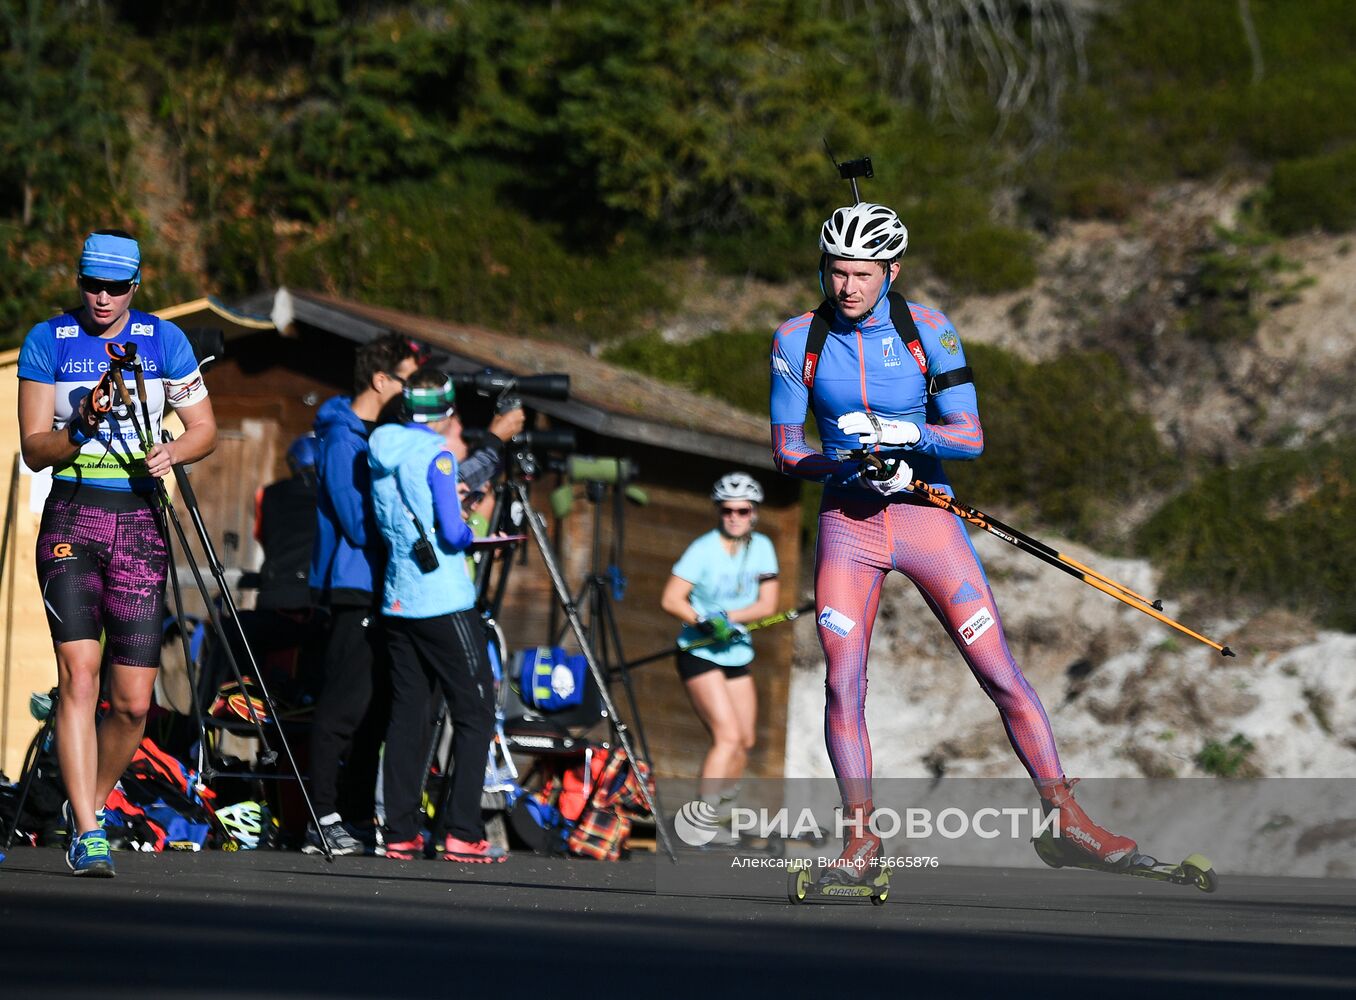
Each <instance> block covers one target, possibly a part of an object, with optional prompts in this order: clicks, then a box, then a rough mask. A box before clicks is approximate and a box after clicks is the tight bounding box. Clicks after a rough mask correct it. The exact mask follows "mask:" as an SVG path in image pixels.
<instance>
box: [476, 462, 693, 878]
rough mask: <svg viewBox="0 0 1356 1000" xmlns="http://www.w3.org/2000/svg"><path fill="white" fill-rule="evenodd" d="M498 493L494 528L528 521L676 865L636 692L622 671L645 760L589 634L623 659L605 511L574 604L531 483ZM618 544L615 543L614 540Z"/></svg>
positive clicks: (499, 590)
mask: <svg viewBox="0 0 1356 1000" xmlns="http://www.w3.org/2000/svg"><path fill="white" fill-rule="evenodd" d="M604 485H605V484H603V483H598V484H597V488H598V490H599V491H601V489H602V487H603V486H604ZM496 494H497V502H496V505H495V512H494V525H493V529H494V530H495V531H502V530H506V529H509V528H512V527H517V526H519V525H521V524H522V523H523V522H526V525H527V528H528V534H529V536H530V537H531V538H532V541H533V543H534V544H535V545H536V547H537V551H538V553H539V554H540V555H541V560H542V564H543V565H544V566H545V567H546V572H547V575H548V576H549V577H550V579H551V587H552V589H553V590H554V591H555V597H556V601H557V604H558V605H559V608H560V610H561V611H562V612H563V613H564V616H565V622H566V628H567V629H568V630H569V631H571V632H572V633H573V634H574V637H575V641H576V642H577V643H578V644H579V650H580V652H581V653H582V654H583V656H584V661H585V663H586V664H587V666H588V671H589V674H590V676H591V677H592V678H593V682H594V684H595V685H596V686H597V688H598V697H599V699H600V700H601V702H602V713H601V714H602V718H605V719H606V720H607V722H608V725H609V726H610V727H611V729H612V732H613V735H614V736H615V737H616V740H617V743H618V744H619V745H620V747H621V749H622V752H623V753H625V754H626V757H627V759H628V760H630V761H631V762H632V765H633V767H635V769H636V777H637V784H638V786H639V788H640V795H641V798H642V799H643V800H644V802H645V805H646V807H647V808H648V809H649V810H650V814H651V815H652V816H653V817H654V821H655V831H656V836H657V838H658V840H659V843H660V845H661V846H662V847H663V848H664V853H665V854H667V855H668V856H669V860H670V861H675V862H676V861H677V856H676V855H675V854H674V850H673V845H672V843H671V842H670V841H669V835H668V830H667V829H666V828H665V825H664V821H663V813H662V812H661V811H660V808H659V805H658V802H657V794H658V793H657V791H655V792H652V791H651V789H650V787H649V782H648V781H646V780H645V777H644V774H642V773H641V771H640V766H641V765H644V766H645V770H647V771H649V772H650V773H653V770H652V768H650V767H649V749H648V747H646V746H644V739H643V734H641V733H640V732H639V729H640V726H639V719H640V715H639V711H638V710H637V707H636V702H635V695H634V692H633V691H632V689H631V684H630V678H629V677H628V676H627V675H626V673H625V672H624V671H623V672H622V674H621V676H622V677H623V686H624V687H625V689H626V693H627V697H628V699H629V707H630V709H631V717H632V719H634V720H636V723H637V735H639V736H641V737H642V749H643V750H644V752H645V756H643V757H642V756H640V755H638V754H637V753H636V749H635V747H634V746H633V744H632V741H631V736H630V727H628V726H627V724H626V723H625V722H624V721H622V718H621V716H620V715H618V713H617V708H616V705H615V704H614V703H613V701H612V697H611V695H610V693H609V691H608V676H609V675H608V672H607V670H605V669H604V667H603V666H602V665H601V664H600V662H599V656H598V653H597V652H596V649H597V648H599V647H595V645H594V642H593V641H592V639H591V635H590V633H591V632H597V631H598V629H599V628H600V627H602V628H604V629H606V631H605V632H604V633H603V638H604V640H605V642H604V643H603V645H602V647H601V648H603V649H604V650H607V649H608V648H609V647H608V643H609V642H610V643H611V647H610V648H611V650H613V651H615V652H616V654H617V655H618V656H619V657H620V650H621V636H620V632H619V630H618V628H617V621H616V616H615V615H614V614H613V612H612V605H611V603H610V596H611V590H610V588H611V585H612V580H610V579H609V578H608V577H607V576H605V575H603V574H602V573H599V572H597V569H598V560H599V555H600V553H601V548H600V546H601V542H600V539H599V533H598V524H599V520H600V518H601V512H600V510H599V508H598V506H597V505H596V504H595V511H594V517H595V524H594V570H595V571H594V572H593V573H591V574H590V576H589V579H588V580H586V581H585V583H584V586H583V589H582V590H581V592H580V597H579V598H578V600H576V598H574V597H572V596H571V594H570V591H569V588H568V587H567V585H566V583H565V578H564V575H563V574H562V573H561V570H560V566H559V564H558V563H557V561H556V558H555V554H554V552H553V550H552V548H551V541H550V538H549V537H548V536H547V533H546V520H545V518H544V517H543V516H542V515H541V514H540V513H538V512H537V511H536V510H534V509H533V508H532V502H531V498H530V496H529V494H528V485H527V482H526V481H524V480H523V479H521V478H515V477H512V476H510V477H506V478H505V480H504V481H503V482H502V483H501V484H500V485H499V487H498V488H497V490H496ZM599 499H601V492H599ZM618 502H620V501H618ZM619 513H620V512H619ZM614 544H616V536H615V535H614ZM511 565H512V550H508V551H506V552H505V554H504V557H503V563H502V565H501V568H500V573H499V577H498V579H497V581H496V583H495V590H494V598H493V599H492V600H491V601H490V602H489V604H488V609H489V611H490V612H491V614H492V615H493V616H494V617H497V612H498V610H499V608H500V606H501V605H502V602H503V599H504V594H505V591H506V587H507V578H508V571H509V568H510V567H511ZM489 570H490V563H489V562H486V563H485V564H483V565H482V566H481V567H480V572H479V574H478V575H477V581H476V583H477V592H478V595H480V596H481V597H482V606H486V605H485V604H484V603H483V597H484V595H485V594H487V593H488V592H489V582H490V572H489ZM586 599H587V601H588V605H587V607H588V610H589V615H590V617H589V626H590V627H589V628H588V629H586V628H585V627H584V622H583V620H582V618H581V617H580V613H579V601H582V600H586ZM563 631H564V630H562V633H563ZM618 662H620V663H624V662H625V660H624V659H620V660H619V661H618Z"/></svg>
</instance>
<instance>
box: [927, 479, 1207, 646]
mask: <svg viewBox="0 0 1356 1000" xmlns="http://www.w3.org/2000/svg"><path fill="white" fill-rule="evenodd" d="M909 489H910V490H912V491H913V492H914V493H915V494H916V495H918V496H920V497H922V498H923V499H924V500H926V501H927V502H928V503H930V504H932V505H933V506H934V507H940V508H941V509H942V510H946V511H950V512H951V513H952V514H955V515H956V516H957V517H959V518H960V519H961V520H962V521H966V522H968V523H970V524H973V525H974V526H975V527H977V528H983V529H984V530H985V531H987V532H988V533H989V534H991V535H996V536H997V537H999V538H1001V539H1003V541H1005V542H1007V543H1008V544H1010V545H1015V546H1016V547H1017V548H1019V549H1021V550H1022V551H1023V552H1026V553H1029V554H1031V555H1033V556H1035V557H1036V558H1037V559H1040V560H1041V561H1042V562H1046V563H1049V564H1050V565H1051V566H1054V567H1055V568H1056V569H1059V570H1063V571H1064V572H1065V573H1068V574H1069V575H1070V576H1072V577H1074V578H1075V579H1078V580H1082V581H1083V582H1084V583H1086V584H1087V585H1088V586H1089V587H1092V588H1094V589H1096V590H1100V591H1101V592H1102V593H1104V594H1106V595H1107V596H1109V597H1114V598H1115V599H1116V600H1118V601H1120V602H1121V603H1123V604H1128V605H1129V606H1130V607H1132V608H1134V609H1135V610H1137V611H1142V612H1144V613H1145V614H1146V615H1148V616H1149V617H1150V618H1156V619H1157V620H1158V621H1161V622H1162V623H1163V624H1164V625H1170V626H1172V627H1173V628H1175V629H1177V631H1179V632H1182V633H1184V634H1186V635H1189V636H1191V638H1193V639H1196V640H1197V641H1199V642H1203V643H1205V644H1206V645H1207V646H1209V647H1210V648H1211V649H1214V650H1218V651H1219V653H1220V655H1222V656H1233V655H1234V651H1233V650H1232V649H1230V648H1229V647H1228V646H1223V645H1220V644H1219V643H1218V642H1215V641H1214V640H1213V639H1207V638H1206V637H1205V636H1203V635H1201V634H1200V633H1199V632H1193V631H1192V630H1191V629H1189V628H1187V627H1186V626H1185V625H1183V624H1182V623H1181V622H1178V621H1174V620H1173V619H1171V618H1169V617H1168V616H1167V615H1165V614H1163V612H1162V611H1161V610H1159V609H1161V608H1162V607H1163V605H1162V603H1161V602H1159V601H1152V602H1151V601H1148V600H1146V599H1145V598H1143V597H1141V596H1139V595H1138V594H1136V593H1135V592H1134V591H1133V590H1130V589H1129V588H1128V587H1124V586H1122V585H1121V584H1119V583H1116V581H1114V580H1110V579H1108V578H1107V577H1104V576H1102V575H1101V574H1100V573H1097V572H1096V571H1094V570H1091V569H1089V568H1088V567H1086V566H1084V565H1083V564H1082V563H1079V562H1076V561H1074V560H1072V559H1069V558H1067V557H1065V556H1062V555H1060V553H1058V552H1056V551H1055V550H1054V549H1052V548H1051V547H1050V546H1048V545H1046V544H1044V543H1043V542H1038V541H1036V539H1034V538H1032V537H1031V536H1030V535H1027V534H1024V533H1023V532H1020V531H1018V530H1017V529H1016V528H1010V527H1008V526H1007V525H1006V524H1003V522H1001V521H998V520H996V519H994V518H992V517H990V516H989V515H988V514H985V513H984V512H983V511H981V510H976V509H975V508H974V507H969V506H966V505H965V504H963V503H961V502H960V501H958V500H956V499H955V498H954V497H952V496H949V495H947V493H946V492H945V491H944V490H940V489H938V488H937V487H935V486H932V485H929V484H928V483H925V482H923V481H922V480H921V479H915V480H914V481H913V482H912V483H910V484H909Z"/></svg>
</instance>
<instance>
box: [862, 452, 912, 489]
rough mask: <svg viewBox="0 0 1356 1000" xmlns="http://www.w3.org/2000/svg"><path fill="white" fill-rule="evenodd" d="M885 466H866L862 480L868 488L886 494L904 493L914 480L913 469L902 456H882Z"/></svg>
mask: <svg viewBox="0 0 1356 1000" xmlns="http://www.w3.org/2000/svg"><path fill="white" fill-rule="evenodd" d="M880 461H881V462H882V463H883V468H880V469H874V468H870V467H868V468H866V469H864V470H863V471H862V482H863V483H864V484H865V485H866V487H867V488H868V489H872V490H875V491H876V492H877V493H881V494H883V495H885V496H887V497H888V496H890V495H892V494H895V493H903V492H905V491H906V490H907V489H908V488H909V484H910V483H912V482H913V469H911V468H909V463H908V462H906V461H904V460H903V459H902V458H896V457H894V456H891V457H889V458H882V459H881V460H880Z"/></svg>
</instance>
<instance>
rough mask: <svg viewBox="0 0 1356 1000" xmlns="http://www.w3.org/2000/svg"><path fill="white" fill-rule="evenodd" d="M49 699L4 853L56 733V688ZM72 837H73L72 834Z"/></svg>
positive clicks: (28, 757)
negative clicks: (40, 763)
mask: <svg viewBox="0 0 1356 1000" xmlns="http://www.w3.org/2000/svg"><path fill="white" fill-rule="evenodd" d="M50 697H51V699H52V710H51V711H50V712H48V713H47V718H46V719H44V720H43V723H42V728H41V729H39V730H38V735H36V736H34V737H33V742H32V743H30V744H29V749H28V754H27V755H26V756H25V757H24V773H23V777H22V779H21V780H20V782H19V799H18V801H17V802H15V803H14V819H13V820H11V821H10V824H9V830H8V831H7V832H6V833H5V843H4V847H3V849H2V850H3V851H5V852H7V851H8V850H9V848H10V845H11V844H12V843H14V834H15V831H17V830H18V829H19V817H21V816H22V815H23V813H24V803H25V802H27V801H28V792H29V789H31V788H32V787H33V779H34V778H35V777H37V773H38V761H39V760H41V759H42V754H43V751H45V750H46V749H47V748H48V747H49V746H51V745H52V736H53V734H54V733H55V732H56V710H57V700H58V698H59V697H60V695H59V694H58V692H57V689H56V688H52V690H51V692H50ZM67 832H68V833H69V832H71V831H67ZM72 836H74V834H73V833H72ZM3 860H4V853H0V861H3Z"/></svg>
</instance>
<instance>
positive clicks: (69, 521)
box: [19, 229, 217, 877]
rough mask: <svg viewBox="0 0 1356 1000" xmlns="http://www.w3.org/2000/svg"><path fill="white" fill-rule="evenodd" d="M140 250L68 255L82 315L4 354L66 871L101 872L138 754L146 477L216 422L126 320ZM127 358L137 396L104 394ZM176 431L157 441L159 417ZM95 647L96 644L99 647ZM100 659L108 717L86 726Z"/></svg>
mask: <svg viewBox="0 0 1356 1000" xmlns="http://www.w3.org/2000/svg"><path fill="white" fill-rule="evenodd" d="M140 283H141V249H140V247H139V246H138V245H137V241H136V240H135V239H133V238H132V236H130V235H129V234H128V233H125V232H123V231H121V230H111V229H110V230H100V231H99V232H96V233H92V234H90V236H89V237H88V238H87V239H86V240H85V246H84V251H83V253H82V254H81V255H80V275H79V287H80V297H81V300H82V302H81V305H80V307H79V308H77V309H74V310H71V311H69V312H65V313H63V314H61V315H60V316H57V317H55V318H53V319H49V320H44V321H43V322H41V323H39V324H37V325H36V326H35V327H33V329H32V330H30V331H29V332H28V336H27V337H26V338H25V340H24V344H23V348H22V350H21V351H20V352H19V440H20V448H21V450H22V453H23V458H24V462H25V463H27V465H28V466H29V468H31V469H45V468H51V470H52V490H51V493H50V494H49V495H48V497H47V502H46V505H45V506H44V508H43V514H42V525H41V527H40V529H39V532H38V541H37V566H38V582H39V584H40V585H41V587H42V596H43V606H44V608H45V609H46V611H47V624H48V627H49V628H50V630H51V633H52V643H53V646H54V647H55V651H56V660H57V678H58V679H57V687H58V690H59V694H60V697H59V699H58V702H57V709H56V712H57V717H56V718H57V721H56V731H57V736H58V739H57V756H58V759H59V760H60V762H61V776H62V779H63V780H64V782H65V784H66V794H67V796H68V797H69V802H68V806H67V810H66V822H67V825H68V828H69V832H70V834H71V844H70V848H69V850H68V852H67V856H66V861H67V864H69V865H70V867H71V870H72V871H73V872H74V873H75V874H77V875H94V876H105V877H106V876H111V875H112V874H113V859H112V856H111V855H110V853H109V849H108V839H107V837H105V836H104V831H103V829H102V828H101V827H100V825H99V822H98V819H97V818H96V813H97V811H98V809H99V808H100V807H101V806H102V805H103V802H104V799H106V798H107V797H108V793H109V792H110V791H112V789H113V785H114V783H115V782H116V781H117V780H118V778H119V777H120V776H121V775H122V773H123V771H124V770H125V769H126V767H127V764H128V762H129V761H130V760H131V759H132V754H133V753H134V752H135V751H136V748H137V746H138V744H139V743H140V742H141V737H142V733H143V732H144V730H145V725H146V712H147V710H148V709H149V707H150V703H151V691H152V688H153V687H154V684H155V673H156V668H157V667H159V665H160V638H161V629H160V626H161V619H162V617H163V608H164V595H165V574H166V571H167V547H166V544H165V534H164V531H165V525H164V524H163V522H162V514H161V512H160V510H159V507H158V506H157V503H156V496H157V491H156V480H158V479H161V478H163V477H164V476H165V475H166V474H168V473H169V471H170V469H171V468H172V467H173V466H175V465H179V464H181V463H184V462H196V461H197V460H198V459H200V458H203V457H205V456H207V455H209V454H211V452H212V449H213V448H214V447H216V437H217V425H216V419H215V418H214V417H213V415H212V404H211V402H210V401H209V400H208V398H207V389H206V387H205V386H204V385H203V381H202V374H201V372H199V370H198V362H197V359H196V358H195V357H194V356H193V351H192V349H191V348H190V347H189V345H188V339H187V338H186V337H185V336H184V333H183V331H182V330H180V329H179V328H178V327H177V326H175V325H174V324H173V323H170V322H168V321H167V320H161V319H160V318H158V317H156V316H152V315H151V314H149V313H144V312H140V311H138V310H136V309H133V308H132V300H133V298H135V297H136V292H137V288H138V287H139V286H140ZM132 355H134V356H135V357H136V358H137V360H138V361H140V363H141V364H142V366H143V369H144V373H145V376H146V377H145V379H144V384H145V399H140V398H137V397H136V393H137V392H138V384H137V380H136V379H134V378H133V377H132V376H131V374H129V375H128V377H127V379H126V383H127V389H128V391H129V392H130V393H132V394H133V400H132V402H133V404H134V406H135V410H134V411H131V412H129V409H128V408H127V407H126V406H125V405H123V400H122V399H121V398H119V395H118V393H117V392H115V389H114V385H113V381H112V371H111V359H112V358H113V357H114V356H117V357H125V356H132ZM166 404H168V405H169V406H172V407H173V408H174V410H175V411H176V412H177V413H178V415H179V418H180V420H182V421H183V425H184V431H183V433H182V434H181V435H180V436H179V437H178V438H177V439H176V440H174V441H171V442H167V443H157V444H153V445H152V446H151V448H150V449H149V450H148V449H146V448H145V447H144V445H143V444H142V440H143V438H142V436H141V435H139V434H138V432H137V427H136V425H135V424H134V418H135V420H136V421H141V420H142V418H143V416H148V417H149V420H148V421H146V422H147V423H149V425H150V426H149V427H147V426H145V425H144V424H143V425H142V426H141V431H142V433H143V434H144V435H146V437H147V438H149V440H150V441H153V442H158V441H159V440H160V421H161V417H162V415H163V413H164V410H165V406H166ZM101 638H102V639H103V642H102V644H101V642H100V639H101ZM105 658H107V660H108V663H109V667H108V676H107V697H108V702H109V708H108V711H107V712H106V713H105V714H104V717H103V719H102V720H101V721H100V722H99V723H98V725H97V727H96V725H95V709H96V707H97V705H98V703H99V696H100V667H101V665H102V663H103V661H104V659H105Z"/></svg>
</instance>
